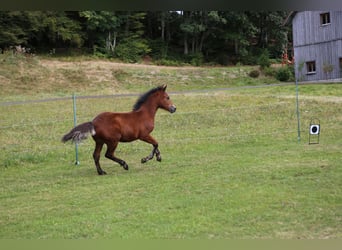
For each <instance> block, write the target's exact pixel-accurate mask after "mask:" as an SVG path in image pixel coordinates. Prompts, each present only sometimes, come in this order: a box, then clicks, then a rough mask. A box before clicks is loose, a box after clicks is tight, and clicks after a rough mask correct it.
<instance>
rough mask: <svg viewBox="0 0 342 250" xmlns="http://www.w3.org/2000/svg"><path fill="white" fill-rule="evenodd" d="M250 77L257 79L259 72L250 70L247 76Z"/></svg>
mask: <svg viewBox="0 0 342 250" xmlns="http://www.w3.org/2000/svg"><path fill="white" fill-rule="evenodd" d="M248 75H249V76H250V77H253V78H258V77H259V75H260V72H259V70H256V69H255V70H252V71H251V72H249V74H248Z"/></svg>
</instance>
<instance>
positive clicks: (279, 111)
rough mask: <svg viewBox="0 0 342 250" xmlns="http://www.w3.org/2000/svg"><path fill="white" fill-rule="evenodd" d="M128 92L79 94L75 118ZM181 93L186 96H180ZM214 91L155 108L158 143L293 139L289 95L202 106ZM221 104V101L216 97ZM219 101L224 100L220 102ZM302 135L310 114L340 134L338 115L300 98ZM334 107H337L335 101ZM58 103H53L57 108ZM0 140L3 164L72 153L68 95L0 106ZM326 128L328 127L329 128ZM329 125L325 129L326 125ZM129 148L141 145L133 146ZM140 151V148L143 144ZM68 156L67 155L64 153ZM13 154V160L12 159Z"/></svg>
mask: <svg viewBox="0 0 342 250" xmlns="http://www.w3.org/2000/svg"><path fill="white" fill-rule="evenodd" d="M127 98H131V97H130V96H126V97H120V98H119V100H121V101H123V100H124V101H123V102H120V101H118V102H115V103H114V102H112V101H110V100H108V99H106V100H105V99H95V98H92V99H91V100H89V99H85V98H83V99H78V100H77V105H78V117H77V120H78V122H79V123H81V122H85V121H89V120H91V119H92V118H93V116H94V114H95V115H96V114H98V113H100V112H101V111H106V110H107V109H108V107H110V109H111V110H115V109H118V110H119V111H124V110H127V108H128V107H129V106H127V103H130V101H131V99H129V100H126V99H127ZM184 98H185V97H184ZM209 98H216V97H215V96H211V95H208V96H204V97H202V99H201V100H199V102H198V105H199V106H200V107H198V109H191V107H187V106H186V105H184V103H183V104H181V106H178V109H177V112H176V113H175V114H172V115H170V114H168V113H167V112H161V111H159V112H158V113H157V116H156V124H155V131H154V132H153V136H154V137H156V138H157V139H158V141H159V143H160V144H164V145H174V144H177V145H182V144H189V143H197V142H198V143H207V142H208V143H222V144H223V145H224V144H227V143H231V142H234V141H235V142H236V141H240V142H241V141H242V142H246V143H248V142H249V141H253V140H260V139H267V138H269V139H274V138H281V139H284V138H288V139H287V140H293V141H294V142H296V139H297V138H296V134H297V127H296V124H297V120H296V114H295V104H294V99H293V100H282V99H279V100H278V101H276V102H272V103H261V104H258V102H251V103H245V104H244V105H239V106H233V105H232V104H231V103H227V104H226V103H225V104H224V105H219V106H218V107H215V106H211V107H207V105H205V103H204V102H209ZM221 103H222V102H221ZM223 103H224V102H223ZM301 105H302V106H301V110H302V112H301V119H302V121H304V122H302V127H301V132H302V134H304V135H305V134H306V132H307V131H308V130H307V129H308V126H309V122H310V119H311V118H312V117H313V116H319V117H322V118H323V119H322V125H323V131H324V133H325V134H326V135H329V136H334V134H340V132H339V131H341V129H342V118H341V115H334V114H333V113H332V114H329V111H327V110H326V109H325V108H319V107H318V108H317V107H316V108H315V110H314V111H312V109H311V108H310V105H311V104H310V103H308V102H303V103H301ZM334 105H335V106H338V107H337V109H339V110H341V107H339V106H340V105H338V103H336V104H334ZM56 106H58V108H56ZM0 109H1V115H0V133H1V136H0V139H1V153H0V158H1V160H2V164H4V165H11V163H9V162H10V161H11V160H10V159H11V158H13V159H15V158H17V159H18V158H19V160H20V158H25V157H26V158H28V159H29V160H30V161H31V162H35V159H36V160H37V161H39V160H42V159H44V157H46V156H47V155H49V154H51V155H54V154H55V155H54V156H52V157H57V158H59V159H60V158H64V157H66V156H67V155H70V154H72V153H73V152H74V151H73V148H72V147H70V146H67V145H64V144H62V143H61V141H60V140H61V137H62V135H63V134H64V133H66V132H68V131H69V130H70V129H71V128H72V127H73V116H72V112H73V110H72V109H73V108H72V101H71V98H70V99H65V100H63V101H60V100H58V101H57V100H52V101H51V102H38V103H37V102H36V103H32V102H31V103H26V104H21V105H6V106H1V107H0ZM329 127H330V128H329ZM328 128H329V129H328ZM81 150H83V151H85V152H86V153H91V152H92V150H93V142H92V141H91V140H88V141H87V142H85V143H84V146H83V145H82V147H81ZM131 150H133V151H140V150H142V149H141V148H140V147H139V146H137V145H133V146H132V148H131ZM144 150H145V149H144ZM69 158H70V157H69ZM13 159H12V164H15V163H16V160H13Z"/></svg>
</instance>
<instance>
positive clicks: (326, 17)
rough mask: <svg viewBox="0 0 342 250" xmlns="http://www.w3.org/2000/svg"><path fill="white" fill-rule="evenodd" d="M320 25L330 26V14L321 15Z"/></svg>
mask: <svg viewBox="0 0 342 250" xmlns="http://www.w3.org/2000/svg"><path fill="white" fill-rule="evenodd" d="M320 16H321V25H327V24H330V13H329V12H326V13H322V14H321V15H320Z"/></svg>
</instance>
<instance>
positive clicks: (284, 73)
mask: <svg viewBox="0 0 342 250" xmlns="http://www.w3.org/2000/svg"><path fill="white" fill-rule="evenodd" d="M290 77H291V70H290V69H289V68H288V67H282V68H279V69H278V71H277V73H276V78H277V80H279V81H281V82H286V81H288V80H289V79H290Z"/></svg>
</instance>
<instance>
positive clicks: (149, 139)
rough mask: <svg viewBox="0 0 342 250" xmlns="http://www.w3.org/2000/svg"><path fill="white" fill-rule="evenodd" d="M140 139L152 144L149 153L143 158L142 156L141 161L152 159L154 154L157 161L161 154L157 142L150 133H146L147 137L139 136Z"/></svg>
mask: <svg viewBox="0 0 342 250" xmlns="http://www.w3.org/2000/svg"><path fill="white" fill-rule="evenodd" d="M141 140H142V141H144V142H147V143H149V144H152V145H153V149H152V151H151V153H150V154H149V155H148V156H146V157H145V158H142V159H141V163H145V162H148V161H149V160H151V159H153V157H154V155H156V158H157V161H161V155H160V151H159V149H158V142H157V141H156V140H155V139H154V138H153V137H152V136H150V135H148V136H147V137H144V138H141Z"/></svg>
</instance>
